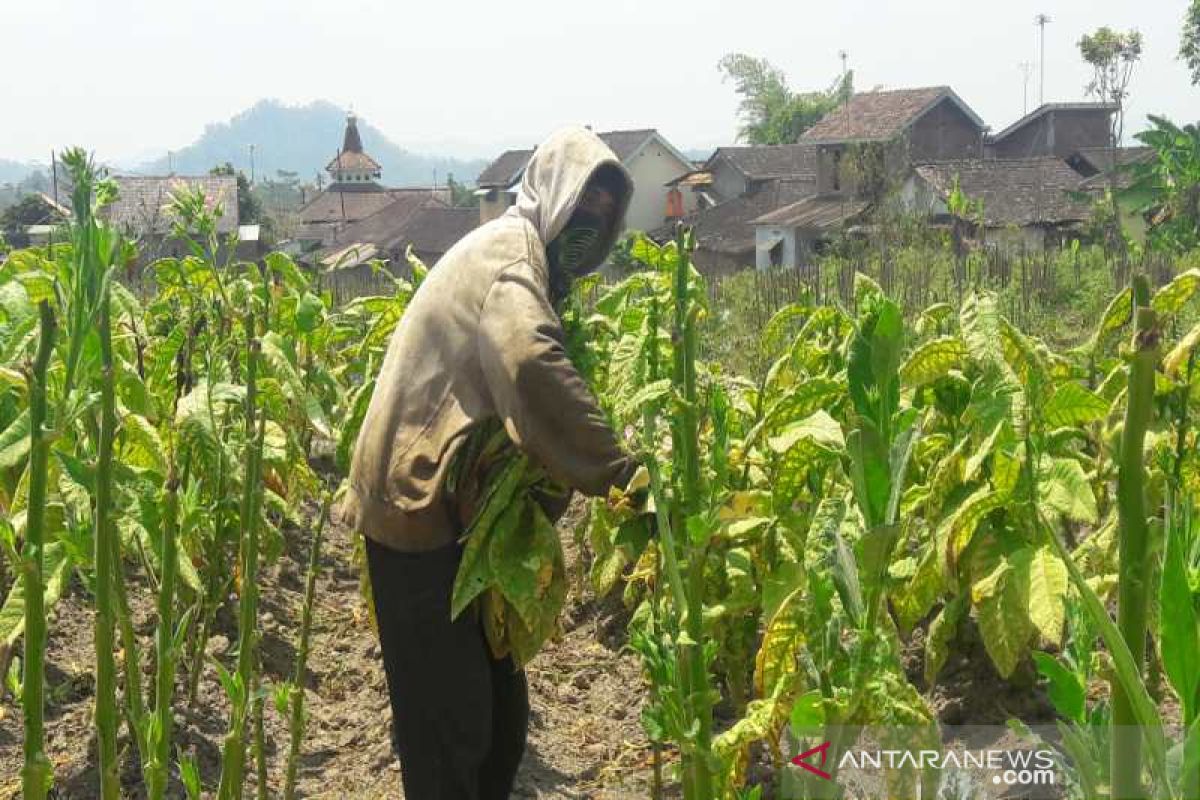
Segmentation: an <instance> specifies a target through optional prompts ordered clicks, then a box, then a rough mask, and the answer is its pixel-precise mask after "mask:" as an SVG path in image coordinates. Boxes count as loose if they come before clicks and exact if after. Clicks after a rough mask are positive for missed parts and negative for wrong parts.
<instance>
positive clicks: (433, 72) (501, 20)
mask: <svg viewBox="0 0 1200 800" xmlns="http://www.w3.org/2000/svg"><path fill="white" fill-rule="evenodd" d="M1185 6H1186V2H1185V0H1138V1H1137V2H1134V0H1120V1H1118V0H1008V1H1007V2H988V3H982V2H978V0H970V1H968V0H956V1H954V2H951V1H949V0H945V1H941V2H935V1H934V0H910V1H909V2H883V1H882V0H842V2H838V1H837V0H832V1H831V2H830V1H827V2H822V3H813V2H797V0H791V1H790V2H758V1H756V0H738V2H716V0H687V2H678V3H661V2H651V0H640V1H639V2H631V1H630V2H626V1H624V0H622V1H620V2H591V3H585V2H567V1H566V0H559V1H558V2H550V0H538V1H537V2H534V1H532V0H528V1H526V2H518V1H517V0H509V1H508V2H505V1H504V0H491V2H480V1H478V0H410V1H409V2H399V1H398V0H392V2H366V1H365V0H337V2H320V3H316V2H302V0H207V2H202V3H201V2H192V1H191V0H0V54H2V56H3V63H4V65H5V67H4V70H3V73H4V78H3V79H0V109H4V113H3V119H0V157H7V158H16V159H23V160H24V159H36V160H41V161H45V160H47V159H48V151H49V150H50V148H51V147H60V146H62V145H64V144H75V143H78V144H83V145H85V146H87V147H89V148H92V149H94V150H95V151H96V152H97V153H98V154H99V155H100V156H101V157H102V158H105V159H114V160H130V159H138V158H141V157H148V156H151V155H161V154H162V153H163V152H164V151H165V150H167V149H170V148H179V147H181V146H183V145H186V144H188V143H190V142H191V141H193V140H194V139H196V138H197V137H198V136H199V135H200V133H201V132H202V131H203V128H204V126H205V124H207V123H211V122H216V121H224V120H227V119H228V118H229V117H231V116H232V115H234V114H236V113H237V112H238V111H241V110H242V109H244V108H246V107H247V106H249V105H251V104H252V103H254V102H255V101H256V100H258V99H260V98H263V97H275V98H278V99H280V100H283V101H285V102H290V103H302V102H307V101H309V100H312V99H317V98H325V99H328V100H331V101H333V102H336V103H339V104H344V105H353V107H354V109H355V110H356V111H357V112H358V113H359V114H360V115H362V116H363V117H365V118H366V119H368V120H369V121H370V122H372V123H374V124H375V125H376V126H378V127H379V128H381V129H382V130H383V131H384V132H385V133H386V134H388V136H389V137H390V138H392V139H393V140H395V141H396V142H397V143H398V144H400V145H402V146H404V147H407V148H409V149H412V150H417V151H424V152H436V153H441V154H447V155H459V156H483V157H489V156H491V155H494V154H495V153H496V152H497V151H498V150H499V149H501V148H503V147H506V146H517V145H526V144H529V143H532V142H534V141H536V140H537V139H539V138H540V137H542V136H543V135H545V134H546V133H547V132H548V131H550V130H551V129H553V128H554V127H555V126H557V125H560V124H565V123H590V124H592V125H593V126H594V127H595V128H596V129H598V130H599V129H609V128H621V127H657V128H659V129H660V130H661V131H663V132H664V133H665V134H666V136H667V137H668V138H669V139H671V140H672V141H673V142H674V143H676V144H677V145H678V146H680V147H683V148H706V147H711V146H715V145H718V144H722V143H730V142H731V141H732V140H733V138H734V135H735V133H736V128H737V121H736V108H737V97H736V95H735V94H734V93H733V89H732V87H731V86H730V85H729V84H728V83H722V80H721V76H720V74H719V73H718V71H717V69H716V63H717V61H718V59H719V58H720V57H721V55H722V54H724V53H727V52H730V51H741V52H746V53H750V54H753V55H758V56H765V57H767V58H768V59H770V60H771V61H772V62H773V63H775V64H776V65H778V66H779V67H780V68H782V69H783V70H784V71H785V72H786V73H787V76H788V79H789V81H790V82H791V84H792V86H794V87H797V88H805V89H808V88H818V87H824V86H827V85H828V84H829V83H830V82H831V81H832V80H833V79H834V78H835V77H836V75H837V73H838V71H839V70H840V63H839V61H838V58H837V52H838V50H840V49H843V48H844V49H846V50H847V51H848V52H849V54H850V66H851V68H852V69H854V71H855V75H856V83H857V86H858V88H859V89H860V90H862V89H866V88H871V87H875V86H880V87H904V86H922V85H933V84H950V85H951V86H953V87H954V89H955V90H956V91H957V92H958V93H959V94H960V95H961V96H962V97H963V99H965V100H966V101H967V103H969V104H970V105H971V106H972V107H974V108H975V110H976V111H977V112H978V113H979V114H980V115H981V116H982V117H983V118H984V119H985V120H986V121H987V122H988V123H989V124H990V125H992V126H993V128H994V129H995V130H999V129H1000V128H1003V127H1004V126H1005V125H1007V124H1008V123H1009V122H1011V121H1012V120H1013V119H1015V118H1016V117H1017V116H1019V115H1020V113H1021V110H1022V105H1021V104H1022V78H1021V72H1020V69H1019V67H1018V64H1019V63H1020V62H1022V61H1033V62H1036V60H1037V46H1036V42H1037V37H1036V28H1035V27H1034V25H1033V18H1034V15H1035V14H1036V13H1038V12H1045V13H1047V14H1049V15H1050V16H1051V17H1052V18H1053V22H1052V23H1051V24H1050V25H1049V26H1048V27H1047V37H1046V62H1047V63H1046V99H1047V100H1048V101H1049V100H1078V99H1082V91H1083V85H1084V84H1085V83H1086V82H1087V78H1088V70H1087V69H1086V68H1085V66H1084V65H1083V64H1082V63H1081V61H1080V59H1079V55H1078V50H1077V48H1076V46H1075V42H1076V41H1077V40H1078V39H1079V36H1080V35H1081V34H1082V33H1084V32H1085V31H1090V30H1092V29H1094V28H1095V27H1097V26H1099V25H1110V26H1112V27H1116V28H1120V29H1125V28H1130V27H1137V28H1138V29H1139V30H1141V31H1142V33H1143V35H1144V37H1145V56H1144V60H1143V62H1142V63H1141V64H1140V65H1139V66H1138V69H1137V73H1136V75H1135V77H1134V81H1133V85H1132V89H1131V91H1132V99H1131V102H1130V104H1129V118H1130V120H1131V121H1132V128H1133V129H1134V130H1136V129H1138V128H1140V127H1142V125H1143V124H1144V118H1145V115H1146V114H1147V113H1163V114H1167V115H1169V116H1171V117H1173V118H1175V119H1176V120H1178V121H1194V120H1195V119H1197V117H1200V89H1196V88H1193V87H1191V86H1190V85H1189V84H1188V81H1187V75H1186V71H1185V69H1184V67H1183V64H1182V63H1181V62H1180V61H1179V60H1178V59H1177V58H1176V53H1177V51H1178V49H1179V31H1180V27H1181V22H1182V19H1183V15H1184V9H1185ZM1030 98H1031V104H1036V99H1037V75H1036V72H1035V74H1034V76H1033V77H1032V79H1031V81H1030Z"/></svg>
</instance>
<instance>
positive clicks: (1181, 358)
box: [1163, 323, 1200, 375]
mask: <svg viewBox="0 0 1200 800" xmlns="http://www.w3.org/2000/svg"><path fill="white" fill-rule="evenodd" d="M1197 347H1200V323H1197V324H1196V325H1195V327H1193V328H1192V329H1191V330H1190V331H1188V332H1187V333H1186V334H1184V336H1183V338H1182V339H1180V340H1179V341H1178V342H1177V343H1176V344H1175V346H1174V347H1172V348H1171V351H1170V352H1169V353H1167V354H1166V356H1164V357H1163V371H1164V372H1166V373H1167V374H1168V375H1179V374H1180V373H1181V372H1182V371H1183V369H1184V367H1186V366H1187V363H1188V358H1189V357H1190V356H1191V355H1192V351H1193V350H1195V349H1196V348H1197Z"/></svg>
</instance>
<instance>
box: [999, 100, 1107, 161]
mask: <svg viewBox="0 0 1200 800" xmlns="http://www.w3.org/2000/svg"><path fill="white" fill-rule="evenodd" d="M1108 116H1109V115H1108V112H1107V111H1103V110H1099V109H1074V110H1072V109H1059V110H1056V111H1048V112H1046V113H1045V114H1043V115H1042V116H1040V117H1038V118H1037V119H1036V120H1034V121H1033V122H1031V123H1029V124H1028V125H1025V126H1024V127H1022V128H1020V129H1019V130H1016V131H1014V132H1013V133H1011V134H1009V135H1008V136H1006V137H1004V139H1003V140H1002V141H1000V142H996V143H994V144H993V145H992V146H991V152H992V155H993V156H994V157H996V158H1029V157H1031V156H1057V157H1058V158H1066V157H1067V156H1069V155H1071V154H1072V153H1074V152H1075V151H1076V150H1079V149H1080V148H1082V147H1104V146H1106V145H1107V144H1108V137H1109V129H1108Z"/></svg>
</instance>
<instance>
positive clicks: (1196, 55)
mask: <svg viewBox="0 0 1200 800" xmlns="http://www.w3.org/2000/svg"><path fill="white" fill-rule="evenodd" d="M1179 57H1180V58H1182V59H1183V60H1184V63H1186V64H1187V67H1188V70H1190V71H1191V73H1192V85H1193V86H1200V0H1192V3H1191V5H1189V6H1188V10H1187V14H1186V15H1185V16H1184V18H1183V40H1182V41H1181V42H1180V44H1179Z"/></svg>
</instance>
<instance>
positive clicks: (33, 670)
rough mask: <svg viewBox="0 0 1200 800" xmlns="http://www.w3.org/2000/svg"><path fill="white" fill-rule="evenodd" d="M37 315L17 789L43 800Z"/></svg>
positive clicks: (42, 373)
mask: <svg viewBox="0 0 1200 800" xmlns="http://www.w3.org/2000/svg"><path fill="white" fill-rule="evenodd" d="M38 317H39V323H40V330H39V335H38V349H37V355H36V356H35V357H34V361H33V367H32V369H31V370H30V373H29V510H28V512H27V517H26V523H25V544H24V548H23V550H24V552H23V553H22V558H21V578H22V583H21V586H22V591H23V592H24V595H25V667H24V674H23V676H22V679H21V680H22V683H23V690H22V697H21V702H22V707H23V709H24V716H25V763H24V765H23V767H22V768H21V792H22V795H23V796H24V797H26V798H28V800H43V798H45V797H46V793H47V792H48V791H49V790H50V779H51V766H50V759H48V758H47V757H46V731H45V702H46V700H45V668H46V611H45V608H44V607H43V593H44V591H45V586H44V582H43V575H42V563H43V561H42V551H43V549H44V547H45V536H46V531H45V519H46V473H47V467H48V463H47V462H48V456H49V442H48V440H47V437H46V371H47V368H48V367H49V365H50V355H51V353H52V352H53V351H54V337H55V332H56V329H57V323H56V321H55V318H54V311H53V310H51V308H50V305H49V304H48V303H47V302H46V301H45V300H43V301H42V302H40V303H38Z"/></svg>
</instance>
